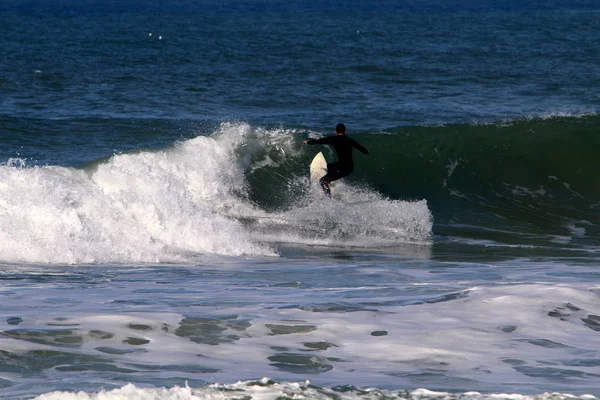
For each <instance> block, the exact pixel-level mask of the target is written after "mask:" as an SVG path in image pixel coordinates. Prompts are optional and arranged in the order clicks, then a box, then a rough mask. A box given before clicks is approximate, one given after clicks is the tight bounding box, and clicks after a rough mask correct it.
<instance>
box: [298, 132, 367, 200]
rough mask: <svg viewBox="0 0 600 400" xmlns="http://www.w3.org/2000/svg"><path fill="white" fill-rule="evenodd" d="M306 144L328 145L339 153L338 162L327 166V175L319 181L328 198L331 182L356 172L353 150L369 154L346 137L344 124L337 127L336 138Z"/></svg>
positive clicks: (315, 140)
mask: <svg viewBox="0 0 600 400" xmlns="http://www.w3.org/2000/svg"><path fill="white" fill-rule="evenodd" d="M304 144H328V145H330V146H333V148H334V149H335V152H336V153H337V158H338V160H337V162H334V163H331V164H327V175H325V176H324V177H322V178H321V179H320V180H319V183H320V184H321V187H322V188H323V191H324V192H325V194H326V195H327V196H331V187H330V184H331V182H333V181H337V180H338V179H340V178H343V177H345V176H348V175H350V174H351V173H352V171H354V160H353V159H352V148H353V147H354V148H356V149H358V150H360V151H361V152H362V153H364V154H369V151H368V150H367V149H365V148H364V147H363V146H361V145H360V144H358V143H357V142H356V141H355V140H354V139H352V138H349V137H348V136H346V126H345V125H344V124H337V126H336V127H335V136H327V137H324V138H322V139H314V140H305V141H304Z"/></svg>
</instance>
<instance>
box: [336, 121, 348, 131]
mask: <svg viewBox="0 0 600 400" xmlns="http://www.w3.org/2000/svg"><path fill="white" fill-rule="evenodd" d="M335 131H336V132H338V133H346V125H344V124H342V123H340V124H337V125H336V126H335Z"/></svg>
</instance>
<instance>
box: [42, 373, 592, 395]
mask: <svg viewBox="0 0 600 400" xmlns="http://www.w3.org/2000/svg"><path fill="white" fill-rule="evenodd" d="M246 397H247V398H252V399H254V400H275V399H278V398H282V397H284V398H299V399H307V400H313V399H314V400H322V399H324V398H335V399H340V400H358V399H365V400H367V399H368V400H372V399H377V398H386V399H398V400H400V399H403V400H422V399H430V400H434V399H440V400H448V399H468V400H575V399H581V400H595V399H596V397H595V396H593V395H582V396H574V395H571V394H566V393H565V394H563V393H543V394H539V395H535V396H531V395H522V394H506V393H499V394H481V393H479V392H465V393H462V394H461V393H448V392H439V391H432V390H427V389H417V390H413V391H410V392H404V391H392V390H379V389H363V390H358V389H356V390H345V391H337V390H335V389H330V388H319V387H315V386H311V384H310V381H305V382H281V383H279V382H275V381H272V380H270V379H268V378H263V379H261V380H259V381H245V382H241V381H240V382H237V383H235V384H230V385H218V384H215V385H211V386H209V387H206V388H196V389H192V388H190V387H189V386H187V385H186V386H185V387H179V386H175V387H173V388H170V389H167V388H150V389H149V388H138V387H136V386H135V385H133V384H128V385H125V386H123V387H122V388H119V389H113V390H103V391H101V392H99V393H85V392H76V393H75V392H73V393H70V392H58V391H57V392H51V393H47V394H43V395H41V396H38V397H36V398H35V399H36V400H217V399H219V400H221V399H222V400H226V399H239V398H246Z"/></svg>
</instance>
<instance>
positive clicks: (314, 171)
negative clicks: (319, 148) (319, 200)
mask: <svg viewBox="0 0 600 400" xmlns="http://www.w3.org/2000/svg"><path fill="white" fill-rule="evenodd" d="M326 174H327V161H326V160H325V157H324V156H323V153H321V152H319V154H317V155H316V156H315V158H313V160H312V162H311V163H310V184H311V186H315V187H318V188H320V185H319V179H321V178H322V177H324V176H325V175H326Z"/></svg>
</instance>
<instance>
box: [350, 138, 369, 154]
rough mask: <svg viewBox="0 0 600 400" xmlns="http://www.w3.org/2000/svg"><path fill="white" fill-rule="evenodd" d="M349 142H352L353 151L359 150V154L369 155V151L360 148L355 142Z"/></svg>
mask: <svg viewBox="0 0 600 400" xmlns="http://www.w3.org/2000/svg"><path fill="white" fill-rule="evenodd" d="M350 140H351V141H352V147H354V148H355V149H357V150H359V151H360V152H361V153H363V154H367V155H368V154H371V153H369V150H367V149H366V148H364V147H363V146H361V145H360V144H359V143H358V142H357V141H356V140H354V139H352V138H350Z"/></svg>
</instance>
